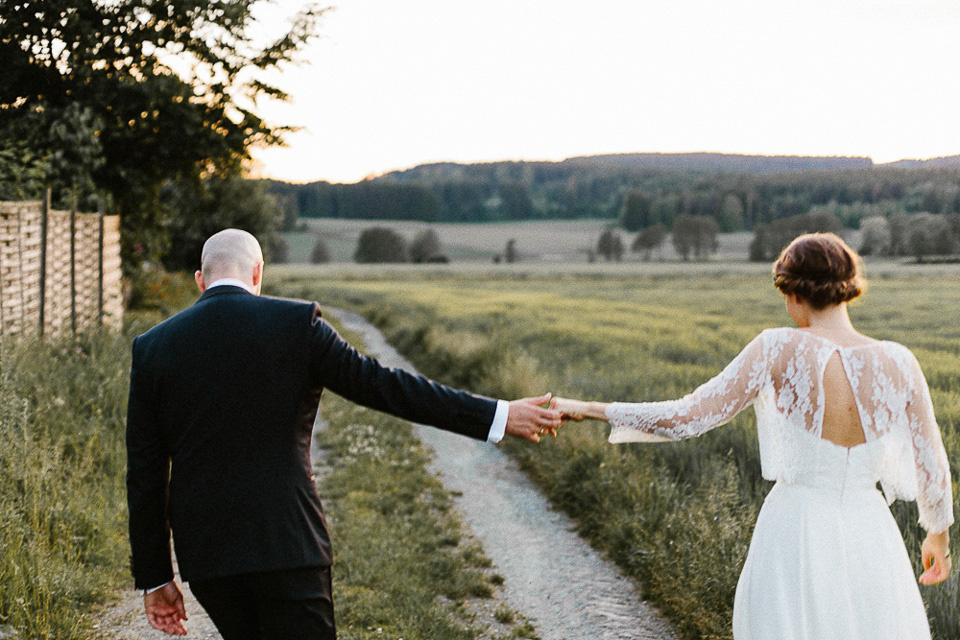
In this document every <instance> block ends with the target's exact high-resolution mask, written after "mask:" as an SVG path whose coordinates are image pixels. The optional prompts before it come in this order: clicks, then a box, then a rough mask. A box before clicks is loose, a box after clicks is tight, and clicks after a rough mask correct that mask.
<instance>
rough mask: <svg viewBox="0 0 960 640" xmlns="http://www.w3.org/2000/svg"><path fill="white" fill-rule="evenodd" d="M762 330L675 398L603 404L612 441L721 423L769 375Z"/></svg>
mask: <svg viewBox="0 0 960 640" xmlns="http://www.w3.org/2000/svg"><path fill="white" fill-rule="evenodd" d="M768 377H769V376H768V374H767V367H766V363H765V359H764V352H763V334H760V335H759V336H757V337H756V338H754V339H753V341H751V342H750V344H748V345H747V346H746V347H745V348H744V349H743V351H741V352H740V354H739V355H738V356H737V357H736V358H734V359H733V361H732V362H731V363H730V364H728V365H727V367H726V368H725V369H724V370H723V371H722V372H720V374H719V375H717V376H716V377H715V378H713V379H711V380H709V381H708V382H705V383H704V384H702V385H701V386H700V387H698V388H697V390H696V391H694V392H693V393H691V394H689V395H686V396H684V397H683V398H680V399H679V400H667V401H663V402H641V403H628V402H615V403H613V404H611V405H610V406H609V407H607V411H606V415H607V419H608V420H609V421H610V423H611V424H612V425H613V430H612V431H611V433H610V442H613V443H619V442H664V441H668V440H683V439H685V438H693V437H696V436H699V435H702V434H704V433H706V432H707V431H709V430H711V429H713V428H714V427H719V426H720V425H722V424H723V423H725V422H727V421H728V420H730V419H731V418H733V417H734V416H735V415H737V414H738V413H739V412H740V411H743V409H745V408H746V407H748V406H749V405H750V404H751V403H752V402H753V400H754V399H755V398H756V397H757V394H758V393H759V392H760V390H761V389H762V388H763V385H764V382H765V381H766V380H767V378H768Z"/></svg>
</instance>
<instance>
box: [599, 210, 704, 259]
mask: <svg viewBox="0 0 960 640" xmlns="http://www.w3.org/2000/svg"><path fill="white" fill-rule="evenodd" d="M719 235H720V233H719V227H718V225H717V223H716V221H715V220H714V219H713V218H710V217H708V216H680V217H679V218H677V220H676V221H675V222H674V225H673V233H669V232H668V231H667V228H666V227H665V226H664V225H663V224H660V223H659V222H658V223H656V224H653V225H650V226H648V227H646V228H644V229H642V230H640V231H639V232H637V234H636V235H635V236H634V239H633V242H632V243H631V244H630V249H631V251H633V252H634V253H639V254H641V256H642V258H643V260H645V261H649V260H650V259H651V257H652V256H653V252H654V251H657V252H660V253H661V256H662V248H663V244H664V242H666V239H667V237H668V236H669V237H670V239H671V242H672V244H673V248H674V250H676V252H677V254H678V255H679V256H680V257H681V258H682V259H683V260H684V261H687V260H690V259H691V258H693V259H695V260H706V259H707V258H709V257H710V256H711V255H713V254H714V253H716V251H717V249H718V248H719V247H720V241H719ZM625 246H626V245H625V244H624V242H623V238H622V236H621V235H620V233H619V232H618V231H617V230H616V229H614V228H610V227H608V228H607V229H604V230H603V232H601V234H600V237H599V238H598V239H597V245H596V249H595V250H594V251H595V254H594V253H591V255H598V256H600V257H602V258H604V259H605V260H607V261H616V262H620V261H621V260H623V255H624V252H625Z"/></svg>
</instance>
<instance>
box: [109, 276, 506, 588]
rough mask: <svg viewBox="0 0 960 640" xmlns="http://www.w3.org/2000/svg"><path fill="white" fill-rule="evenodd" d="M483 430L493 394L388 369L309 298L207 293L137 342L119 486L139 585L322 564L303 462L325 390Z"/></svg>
mask: <svg viewBox="0 0 960 640" xmlns="http://www.w3.org/2000/svg"><path fill="white" fill-rule="evenodd" d="M325 387H326V388H329V389H331V390H332V391H334V392H336V393H338V394H340V395H342V396H343V397H345V398H347V399H349V400H352V401H354V402H357V403H359V404H362V405H365V406H368V407H372V408H374V409H379V410H381V411H385V412H387V413H391V414H393V415H396V416H399V417H401V418H405V419H407V420H412V421H415V422H418V423H423V424H430V425H435V426H438V427H440V428H443V429H447V430H450V431H454V432H457V433H461V434H463V435H466V436H470V437H473V438H477V439H486V437H487V434H488V432H489V429H490V425H491V423H492V421H493V416H494V413H495V412H496V401H494V400H491V399H489V398H482V397H478V396H474V395H471V394H468V393H465V392H462V391H457V390H454V389H450V388H448V387H445V386H443V385H440V384H437V383H435V382H433V381H431V380H429V379H427V378H424V377H422V376H417V375H412V374H409V373H406V372H404V371H401V370H395V369H387V368H385V367H383V366H382V365H380V364H379V363H378V362H377V361H376V360H374V359H372V358H367V357H364V356H362V355H360V354H359V353H357V351H356V350H354V349H353V348H352V347H350V346H349V345H348V344H347V343H346V342H344V341H343V340H342V339H341V338H340V336H339V335H337V333H336V331H335V330H334V329H333V328H332V327H331V326H330V325H329V324H328V323H327V322H326V321H324V320H321V318H320V311H319V309H318V307H317V305H316V304H312V303H306V302H296V301H289V300H278V299H272V298H263V297H258V296H254V295H252V294H250V293H247V292H246V291H244V290H243V289H241V288H239V287H231V286H220V287H214V288H213V289H208V290H207V291H206V292H205V293H204V294H203V295H202V296H201V297H200V299H199V300H198V301H197V303H196V304H195V305H194V306H193V307H191V308H189V309H187V310H185V311H183V312H181V313H179V314H177V315H175V316H173V317H172V318H170V319H169V320H167V321H165V322H163V323H161V324H159V325H157V326H156V327H154V328H153V329H151V330H150V331H148V332H146V333H145V334H143V335H141V336H139V337H138V338H136V339H135V340H134V342H133V365H132V367H131V372H130V401H129V408H128V414H127V495H128V505H129V509H130V543H131V547H132V551H133V574H134V579H135V581H136V586H137V588H149V587H153V586H157V585H160V584H163V583H165V582H167V581H169V580H171V579H172V578H173V570H172V567H171V559H170V548H169V544H170V543H169V539H170V529H171V528H172V529H173V540H174V545H175V548H176V553H177V560H178V561H179V565H180V572H181V577H182V578H183V579H184V580H185V581H188V580H191V579H193V580H198V581H199V580H207V579H211V578H218V577H225V576H230V575H238V574H243V573H253V572H261V571H273V570H280V569H289V568H297V567H306V566H327V565H329V564H330V563H331V561H332V558H331V552H330V539H329V535H328V533H327V528H326V524H325V522H324V518H323V511H322V509H321V506H320V499H319V498H318V497H317V493H316V489H315V483H314V478H313V474H312V472H311V463H310V437H311V432H312V427H313V422H314V418H315V416H316V413H317V405H318V403H319V400H320V393H321V391H322V390H323V389H324V388H325Z"/></svg>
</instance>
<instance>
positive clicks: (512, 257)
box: [503, 238, 520, 264]
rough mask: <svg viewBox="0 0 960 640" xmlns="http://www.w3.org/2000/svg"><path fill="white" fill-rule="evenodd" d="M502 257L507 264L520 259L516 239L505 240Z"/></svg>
mask: <svg viewBox="0 0 960 640" xmlns="http://www.w3.org/2000/svg"><path fill="white" fill-rule="evenodd" d="M503 259H504V261H505V262H507V263H508V264H512V263H514V262H519V261H520V252H519V251H518V250H517V241H516V239H515V238H510V239H509V240H507V246H506V248H505V249H504V251H503Z"/></svg>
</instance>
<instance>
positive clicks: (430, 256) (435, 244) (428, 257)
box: [410, 229, 445, 264]
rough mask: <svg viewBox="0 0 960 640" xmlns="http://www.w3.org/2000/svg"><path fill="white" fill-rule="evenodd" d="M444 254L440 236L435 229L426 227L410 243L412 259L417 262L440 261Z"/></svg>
mask: <svg viewBox="0 0 960 640" xmlns="http://www.w3.org/2000/svg"><path fill="white" fill-rule="evenodd" d="M443 257H445V256H444V255H443V248H442V247H441V246H440V236H439V234H437V232H436V231H434V230H433V229H424V230H423V231H421V232H420V233H418V234H417V235H416V236H414V238H413V242H412V243H411V244H410V261H411V262H415V263H417V264H422V263H424V262H438V261H439V260H440V259H441V258H443Z"/></svg>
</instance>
